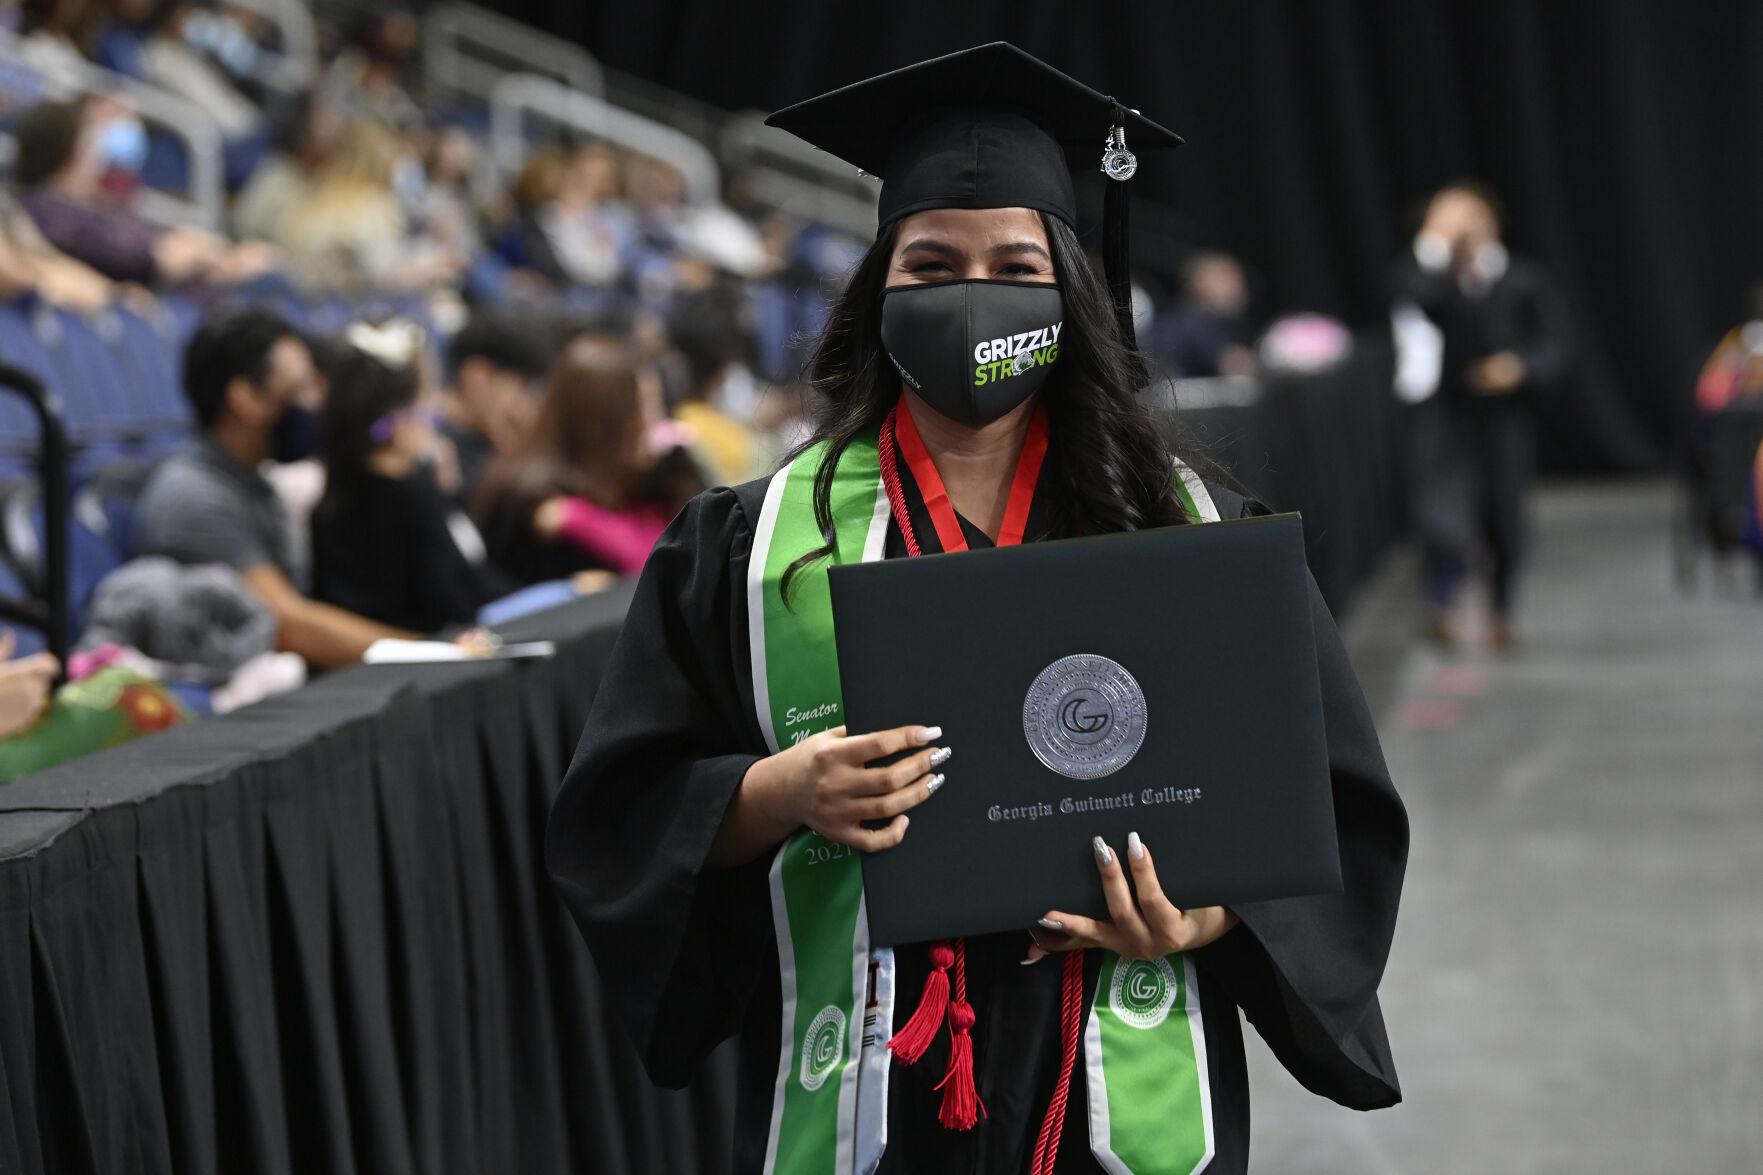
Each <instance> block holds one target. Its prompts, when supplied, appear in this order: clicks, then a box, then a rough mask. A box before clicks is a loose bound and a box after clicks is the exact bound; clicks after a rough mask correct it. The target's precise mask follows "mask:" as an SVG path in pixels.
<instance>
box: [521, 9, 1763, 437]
mask: <svg viewBox="0 0 1763 1175" xmlns="http://www.w3.org/2000/svg"><path fill="white" fill-rule="evenodd" d="M504 10H505V11H509V12H510V13H511V14H513V15H516V16H519V17H521V18H523V19H526V20H528V21H531V22H533V23H535V24H537V25H540V26H541V27H546V28H549V29H551V30H553V31H555V32H558V33H561V34H563V35H565V36H568V37H570V38H572V39H574V40H576V41H578V42H579V43H581V44H582V45H584V46H585V47H586V48H587V49H588V50H589V51H591V52H593V53H594V54H595V55H596V56H598V57H599V58H600V60H601V61H602V62H603V63H604V64H605V65H607V66H608V67H610V68H612V69H615V70H620V71H623V72H626V73H630V74H634V75H637V76H639V77H642V78H645V79H648V80H650V81H654V82H659V83H662V84H664V85H667V86H670V87H673V88H675V89H678V90H681V91H683V92H685V93H688V94H691V95H693V96H695V97H698V98H701V99H703V100H706V101H709V102H712V103H715V104H717V105H720V106H724V107H728V108H736V109H738V108H746V107H758V108H763V109H773V108H776V107H778V106H781V105H784V104H787V103H789V102H793V101H796V100H798V99H801V98H804V97H807V96H809V95H812V94H815V93H818V92H820V91H822V90H825V89H829V88H831V87H833V86H837V85H841V84H844V83H846V82H850V81H853V80H856V79H858V78H861V77H865V76H868V75H870V74H872V73H876V72H879V71H881V70H885V69H890V68H894V67H897V66H900V65H905V64H908V63H910V62H912V61H915V60H918V59H920V58H923V57H927V56H931V55H934V54H937V53H943V52H948V51H951V50H954V49H958V48H962V47H965V46H968V45H972V44H977V43H979V42H982V41H987V40H993V39H998V38H1003V39H1008V40H1011V41H1014V42H1016V43H1017V44H1018V45H1020V46H1022V47H1023V48H1024V49H1027V50H1029V51H1030V52H1032V53H1035V54H1037V55H1039V56H1041V57H1043V58H1045V59H1046V60H1048V61H1050V62H1052V63H1054V64H1056V65H1058V66H1060V67H1061V68H1063V69H1065V70H1067V71H1068V72H1070V73H1072V74H1074V75H1076V76H1077V77H1079V78H1081V79H1083V80H1085V81H1088V82H1090V83H1092V84H1094V85H1095V86H1097V87H1098V88H1100V89H1103V90H1105V91H1108V92H1112V93H1114V94H1116V95H1118V96H1120V97H1121V98H1123V99H1124V100H1126V101H1127V102H1128V104H1129V105H1133V106H1136V107H1139V108H1140V109H1142V110H1144V111H1145V112H1146V113H1147V114H1148V115H1151V116H1152V117H1155V118H1157V119H1158V120H1159V121H1162V122H1163V123H1165V124H1166V125H1168V126H1170V127H1172V128H1174V129H1175V130H1177V131H1180V132H1181V133H1182V134H1183V135H1184V136H1186V137H1187V139H1188V144H1189V145H1188V146H1187V147H1185V148H1183V149H1182V150H1181V151H1179V152H1177V153H1175V155H1173V156H1172V157H1170V158H1168V159H1163V160H1147V161H1145V162H1144V165H1143V166H1142V167H1141V169H1140V177H1141V178H1140V179H1138V180H1135V181H1134V185H1135V190H1136V191H1139V192H1142V193H1143V194H1144V195H1146V196H1148V197H1152V198H1155V199H1156V200H1158V201H1160V202H1164V203H1166V204H1168V205H1169V207H1170V208H1171V209H1173V213H1172V214H1171V215H1169V216H1164V217H1154V216H1151V215H1149V214H1146V215H1140V216H1137V217H1136V219H1135V225H1136V232H1135V237H1136V238H1137V239H1136V242H1135V248H1136V249H1137V252H1138V255H1139V256H1140V257H1141V258H1142V259H1145V260H1147V261H1151V262H1156V263H1160V264H1162V265H1164V266H1167V265H1168V263H1169V262H1170V261H1171V260H1173V259H1175V258H1178V257H1179V256H1180V255H1181V253H1182V252H1183V251H1185V250H1187V249H1190V248H1193V247H1195V246H1201V245H1205V246H1216V247H1222V248H1225V249H1228V250H1230V251H1232V252H1234V253H1236V254H1238V255H1240V256H1241V257H1242V258H1244V259H1245V261H1246V262H1247V263H1248V265H1249V267H1250V272H1251V274H1252V275H1253V277H1254V279H1255V282H1256V285H1257V287H1258V295H1259V300H1260V306H1261V309H1262V311H1263V312H1264V313H1267V312H1272V311H1279V310H1287V309H1314V310H1321V311H1326V312H1328V313H1332V314H1336V315H1339V316H1341V317H1343V318H1345V319H1347V320H1348V321H1349V322H1351V323H1353V324H1354V325H1355V326H1362V327H1366V326H1376V325H1378V324H1379V323H1381V322H1383V321H1384V320H1385V315H1386V311H1387V306H1386V299H1385V289H1386V286H1387V279H1388V274H1389V271H1390V265H1391V261H1392V259H1393V258H1394V257H1395V256H1396V255H1397V253H1398V251H1399V250H1400V249H1402V248H1403V247H1404V245H1405V243H1406V240H1407V237H1408V234H1409V231H1410V228H1411V225H1412V221H1411V218H1412V216H1413V213H1414V207H1415V205H1416V203H1417V202H1418V201H1419V200H1421V199H1422V198H1423V197H1424V196H1425V194H1426V193H1428V192H1429V191H1430V190H1432V189H1433V188H1435V187H1437V186H1438V185H1440V184H1442V183H1444V182H1446V181H1449V180H1451V179H1454V178H1458V177H1461V176H1471V175H1473V176H1477V177H1480V178H1483V179H1485V180H1486V181H1487V182H1488V183H1490V184H1491V185H1492V186H1493V187H1494V188H1495V189H1496V190H1497V191H1498V192H1499V193H1500V195H1501V196H1502V197H1503V199H1504V201H1505V203H1506V205H1507V208H1508V212H1509V214H1510V232H1509V239H1510V241H1511V243H1512V245H1513V247H1514V249H1515V250H1516V251H1518V252H1521V253H1525V254H1528V255H1530V256H1532V257H1535V258H1537V259H1538V260H1540V261H1541V262H1542V263H1544V264H1545V265H1546V266H1547V267H1548V268H1549V270H1550V271H1551V272H1552V273H1553V274H1554V275H1555V277H1556V279H1557V280H1558V282H1559V284H1560V286H1561V288H1562V291H1563V293H1564V294H1565V296H1566V299H1567V301H1568V304H1569V305H1570V307H1571V308H1572V310H1573V313H1574V320H1575V323H1576V329H1577V335H1578V338H1579V343H1580V347H1579V355H1580V362H1579V365H1578V372H1577V374H1576V377H1575V378H1574V380H1573V382H1572V385H1571V386H1569V387H1567V388H1564V389H1562V390H1561V392H1560V393H1559V394H1558V395H1557V396H1556V397H1554V398H1553V400H1552V401H1551V402H1550V403H1549V404H1548V405H1547V406H1546V409H1545V430H1544V431H1545V436H1544V452H1545V456H1546V459H1547V461H1548V463H1549V464H1550V465H1551V466H1553V467H1555V468H1558V469H1559V468H1569V469H1645V468H1650V467H1656V466H1658V465H1660V464H1661V463H1662V462H1663V461H1664V459H1665V458H1666V456H1667V454H1668V453H1669V451H1670V448H1671V445H1672V443H1673V440H1674V439H1675V437H1676V436H1678V435H1679V434H1680V431H1681V429H1682V427H1683V425H1684V423H1685V420H1686V417H1687V416H1688V414H1689V412H1690V400H1689V397H1690V388H1691V385H1692V382H1693V379H1694V376H1695V372H1696V370H1697V368H1698V366H1699V364H1700V362H1701V360H1702V359H1703V357H1704V356H1705V355H1706V354H1707V352H1708V350H1709V349H1710V348H1711V347H1712V345H1713V343H1714V341H1715V340H1716V339H1717V338H1718V336H1719V334H1720V333H1721V332H1722V331H1723V330H1725V329H1726V328H1727V327H1729V326H1731V325H1732V323H1733V322H1735V321H1737V320H1738V319H1739V317H1740V315H1741V311H1742V304H1743V291H1744V290H1745V288H1746V287H1747V285H1748V284H1749V283H1750V282H1751V281H1752V280H1754V279H1757V278H1759V277H1763V256H1760V254H1763V234H1760V233H1759V232H1758V231H1757V226H1756V222H1757V220H1758V210H1759V209H1763V151H1759V150H1758V149H1757V148H1756V144H1757V142H1758V139H1759V131H1760V129H1763V126H1760V123H1763V68H1760V67H1759V64H1758V63H1759V62H1763V4H1758V3H1757V2H1756V0H1697V2H1696V3H1662V2H1659V0H1599V2H1597V3H1579V2H1575V3H1569V2H1566V0H1562V2H1553V0H1341V2H1339V3H1335V2H1330V3H1314V2H1308V0H1291V2H1279V3H1276V2H1273V0H1245V2H1241V3H1225V2H1218V3H1194V2H1190V0H1183V2H1179V3H1177V2H1169V3H1160V4H1130V5H1129V4H1052V3H1046V4H1042V3H1023V2H1022V0H993V2H991V3H982V2H972V3H963V4H955V3H949V2H948V0H935V2H925V0H889V2H888V3H885V4H863V5H854V4H827V3H823V2H820V0H763V2H759V0H648V2H645V3H641V4H581V3H576V2H574V0H568V2H565V0H514V3H513V4H512V5H509V6H504ZM1099 154H1100V151H1099V149H1098V155H1099ZM1101 182H1102V181H1101V180H1100V179H1099V178H1096V179H1093V180H1092V181H1091V184H1090V186H1091V187H1092V189H1098V188H1099V185H1100V183H1101ZM1091 194H1092V196H1094V195H1095V191H1092V193H1091Z"/></svg>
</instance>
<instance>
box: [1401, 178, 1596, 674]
mask: <svg viewBox="0 0 1763 1175" xmlns="http://www.w3.org/2000/svg"><path fill="white" fill-rule="evenodd" d="M1501 233H1502V216H1501V212H1500V209H1499V205H1498V203H1497V202H1496V200H1495V198H1494V197H1493V195H1492V194H1491V193H1490V192H1489V191H1488V190H1487V189H1486V188H1485V187H1483V186H1482V185H1481V184H1479V183H1477V182H1474V181H1460V182H1457V183H1453V184H1450V185H1448V186H1446V187H1445V188H1443V189H1441V190H1440V191H1439V192H1438V193H1437V194H1436V195H1434V196H1433V197H1432V199H1431V201H1430V202H1429V203H1428V205H1427V208H1426V213H1425V216H1424V218H1423V220H1422V223H1421V227H1420V232H1419V234H1418V235H1417V236H1416V237H1415V238H1414V244H1413V248H1412V250H1411V255H1410V256H1409V257H1407V258H1405V259H1404V260H1403V261H1402V263H1401V265H1400V267H1399V271H1398V274H1397V278H1396V310H1395V313H1394V322H1395V328H1396V345H1397V350H1398V368H1399V369H1400V370H1399V373H1398V380H1397V390H1398V393H1399V394H1400V395H1401V396H1402V397H1403V398H1404V399H1406V400H1408V401H1409V402H1410V403H1413V404H1414V405H1415V409H1414V414H1413V422H1412V424H1413V427H1412V433H1411V436H1412V444H1413V451H1412V454H1411V456H1412V461H1413V465H1412V475H1413V478H1414V484H1415V490H1416V509H1415V515H1416V523H1417V525H1418V529H1419V532H1420V539H1421V545H1422V549H1423V553H1424V556H1425V562H1426V578H1427V593H1428V599H1429V601H1430V603H1431V605H1432V609H1433V611H1432V616H1431V619H1430V620H1429V622H1428V628H1427V632H1428V635H1429V636H1431V637H1432V638H1433V639H1434V640H1435V641H1437V642H1439V643H1441V644H1445V645H1450V644H1453V643H1454V642H1455V640H1456V632H1455V630H1454V627H1453V625H1452V622H1451V610H1452V608H1453V606H1454V604H1455V602H1456V597H1457V591H1458V588H1459V586H1460V584H1461V581H1462V579H1463V577H1464V575H1465V573H1466V572H1467V570H1468V568H1469V567H1470V565H1471V562H1472V560H1473V559H1474V556H1475V554H1476V551H1477V548H1478V547H1483V548H1485V550H1486V554H1487V557H1488V564H1489V567H1488V570H1489V579H1490V581H1491V585H1490V586H1491V595H1492V599H1491V604H1492V609H1493V625H1492V640H1493V644H1494V646H1495V647H1496V648H1500V649H1505V648H1509V647H1511V645H1512V644H1513V639H1514V637H1513V629H1512V612H1513V605H1514V602H1515V595H1516V586H1517V585H1516V581H1517V576H1518V569H1519V564H1520V560H1521V557H1522V544H1523V532H1524V497H1525V490H1526V487H1527V485H1528V483H1529V480H1530V476H1531V471H1532V466H1533V464H1534V461H1535V456H1534V450H1535V435H1534V434H1535V422H1534V413H1535V399H1536V397H1537V395H1538V394H1539V393H1540V392H1542V391H1544V390H1546V389H1548V388H1550V387H1552V386H1554V385H1555V384H1557V383H1559V382H1560V380H1561V379H1562V378H1563V377H1564V376H1565V374H1566V371H1567V366H1568V362H1569V339H1568V325H1567V321H1566V314H1565V312H1564V311H1563V309H1562V308H1561V306H1560V305H1559V303H1558V302H1557V300H1556V298H1555V295H1554V292H1553V290H1552V288H1551V287H1550V285H1549V283H1548V281H1547V279H1546V277H1545V275H1544V274H1543V273H1542V271H1541V270H1540V269H1539V268H1538V267H1537V266H1536V265H1534V264H1532V263H1531V262H1529V261H1526V260H1525V259H1523V258H1519V257H1514V256H1512V255H1511V253H1509V252H1508V251H1507V249H1506V246H1505V245H1504V244H1503V243H1502V242H1501ZM1422 354H1426V355H1428V356H1430V357H1431V358H1432V362H1430V363H1419V362H1416V357H1417V356H1420V355H1422Z"/></svg>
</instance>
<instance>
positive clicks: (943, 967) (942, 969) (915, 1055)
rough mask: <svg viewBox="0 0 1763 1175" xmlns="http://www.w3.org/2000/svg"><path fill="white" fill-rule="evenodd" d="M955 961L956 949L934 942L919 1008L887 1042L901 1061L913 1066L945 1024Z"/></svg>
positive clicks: (944, 943)
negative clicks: (951, 972)
mask: <svg viewBox="0 0 1763 1175" xmlns="http://www.w3.org/2000/svg"><path fill="white" fill-rule="evenodd" d="M954 962H955V952H954V951H953V950H951V949H950V948H949V944H948V943H946V942H938V943H932V944H931V948H930V964H931V972H930V974H929V975H926V976H925V977H924V994H923V995H921V996H919V997H918V1009H917V1010H916V1011H915V1012H913V1013H912V1018H911V1019H910V1020H908V1021H906V1023H905V1025H904V1026H903V1027H902V1028H901V1029H900V1031H898V1032H896V1033H894V1036H893V1039H892V1040H889V1041H888V1048H889V1049H890V1050H891V1051H892V1052H893V1054H894V1056H896V1057H898V1058H899V1060H900V1063H901V1064H903V1065H911V1064H913V1063H915V1062H916V1061H917V1060H918V1059H919V1058H920V1057H922V1056H924V1053H925V1050H926V1049H928V1048H930V1042H931V1041H933V1040H935V1039H936V1036H937V1030H938V1029H939V1028H941V1027H942V1026H943V1016H944V1014H945V1013H946V1012H947V1011H948V1010H949V967H950V965H951V964H953V963H954Z"/></svg>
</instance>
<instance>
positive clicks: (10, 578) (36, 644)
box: [0, 559, 49, 657]
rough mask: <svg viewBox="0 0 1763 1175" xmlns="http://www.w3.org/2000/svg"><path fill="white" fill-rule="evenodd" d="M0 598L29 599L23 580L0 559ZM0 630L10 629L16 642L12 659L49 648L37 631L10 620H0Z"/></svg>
mask: <svg viewBox="0 0 1763 1175" xmlns="http://www.w3.org/2000/svg"><path fill="white" fill-rule="evenodd" d="M0 597H5V598H6V599H8V600H17V601H20V602H23V601H25V600H28V599H30V598H31V593H30V589H28V588H27V587H25V584H24V580H23V579H22V578H21V577H20V576H19V574H18V572H17V571H15V570H14V569H13V567H12V565H11V564H10V563H8V562H6V561H5V560H4V559H0ZM0 628H10V629H11V630H12V633H13V637H14V638H15V639H16V641H17V642H18V643H17V644H16V645H15V646H14V648H13V651H12V655H13V656H14V657H28V656H30V655H31V654H32V653H40V652H42V651H43V650H44V649H46V648H48V647H49V642H48V640H47V639H46V638H45V637H44V636H43V633H42V632H41V631H40V630H38V629H35V628H30V627H28V626H26V625H23V624H15V623H13V622H12V621H10V620H0Z"/></svg>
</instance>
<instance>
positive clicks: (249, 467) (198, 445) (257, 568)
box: [137, 309, 412, 668]
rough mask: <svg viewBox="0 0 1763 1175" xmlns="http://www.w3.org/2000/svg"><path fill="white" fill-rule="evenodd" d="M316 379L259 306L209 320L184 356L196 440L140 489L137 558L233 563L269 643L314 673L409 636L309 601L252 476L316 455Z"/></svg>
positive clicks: (304, 352)
mask: <svg viewBox="0 0 1763 1175" xmlns="http://www.w3.org/2000/svg"><path fill="white" fill-rule="evenodd" d="M319 387H320V378H319V373H318V371H317V368H316V366H315V364H314V362H313V357H312V351H311V349H310V348H309V347H308V345H307V343H306V341H305V340H304V339H303V338H302V337H301V336H300V334H299V332H298V331H296V330H295V329H294V328H293V327H292V326H290V325H289V324H288V323H287V322H286V321H285V320H283V319H282V318H280V317H278V316H277V315H275V314H273V313H270V312H269V311H266V310H259V309H243V310H236V311H226V312H222V313H219V314H217V315H214V316H212V317H210V318H208V319H207V320H205V321H204V322H203V323H202V324H201V325H200V326H199V327H197V329H196V332H195V334H194V336H193V337H192V338H191V339H190V343H189V346H188V347H187V348H186V350H185V353H184V388H185V391H186V392H187V393H188V395H189V398H190V405H191V408H192V409H193V410H194V412H195V416H196V421H197V425H198V427H199V429H200V430H201V431H200V434H199V435H198V437H197V438H196V440H195V441H194V443H193V444H192V446H191V447H190V449H189V450H188V451H186V452H184V453H181V454H179V455H177V456H175V457H172V458H170V459H169V460H167V461H166V462H165V463H164V464H162V465H161V466H160V467H159V468H158V469H157V470H156V471H155V472H154V474H153V476H152V477H151V478H150V479H149V481H148V483H147V486H146V488H145V489H144V490H143V491H142V493H141V499H140V505H139V510H138V518H137V527H138V529H139V544H140V549H141V553H142V554H147V555H164V556H166V557H168V558H171V559H174V560H177V561H179V562H182V563H192V564H204V563H222V564H226V565H227V566H229V567H232V568H233V569H234V570H235V571H237V572H238V573H239V575H241V576H242V577H243V578H244V580H245V583H246V584H247V585H248V586H249V587H250V588H251V590H252V591H254V592H255V593H256V594H257V596H258V597H259V598H260V599H261V600H262V601H263V602H264V604H266V605H267V606H268V607H269V610H270V611H271V612H272V613H273V614H274V616H275V618H276V626H277V633H276V646H277V648H280V649H285V650H287V651H289V652H294V653H298V654H300V656H302V657H304V658H305V659H306V661H307V662H308V663H309V664H311V665H313V666H315V667H318V668H330V667H333V666H337V665H347V664H351V663H353V662H356V661H359V660H360V659H361V654H362V653H363V652H365V651H366V649H367V647H368V645H370V644H372V643H373V642H374V641H375V640H378V639H380V638H381V637H388V636H405V637H408V636H410V635H412V634H411V633H409V632H408V631H404V630H399V629H393V628H391V627H389V626H387V625H384V624H381V623H379V622H377V621H373V620H369V619H367V618H365V617H362V616H358V615H356V614H354V613H352V612H348V611H346V610H344V609H341V608H337V607H335V606H333V605H330V604H325V603H323V602H321V601H318V600H315V599H312V598H310V597H309V596H308V594H307V593H308V590H309V585H310V574H309V563H310V560H309V551H308V543H307V541H306V538H305V536H304V535H303V534H301V533H300V532H299V531H298V529H297V528H296V527H295V526H294V525H293V524H292V522H291V520H290V519H289V517H288V513H287V510H286V508H285V507H284V506H283V504H282V502H281V500H280V499H279V498H278V497H277V496H276V492H275V489H274V488H273V487H272V486H271V485H270V483H269V481H268V480H267V479H266V478H265V477H264V476H263V474H262V473H261V472H260V469H259V467H260V466H262V465H263V464H264V463H265V462H268V461H284V462H285V461H298V460H301V459H304V458H306V457H309V456H311V455H312V454H313V452H314V451H315V449H316V448H317V443H318V423H319V419H320V418H319V410H320V408H321V407H322V405H321V404H319V403H318V389H319Z"/></svg>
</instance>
